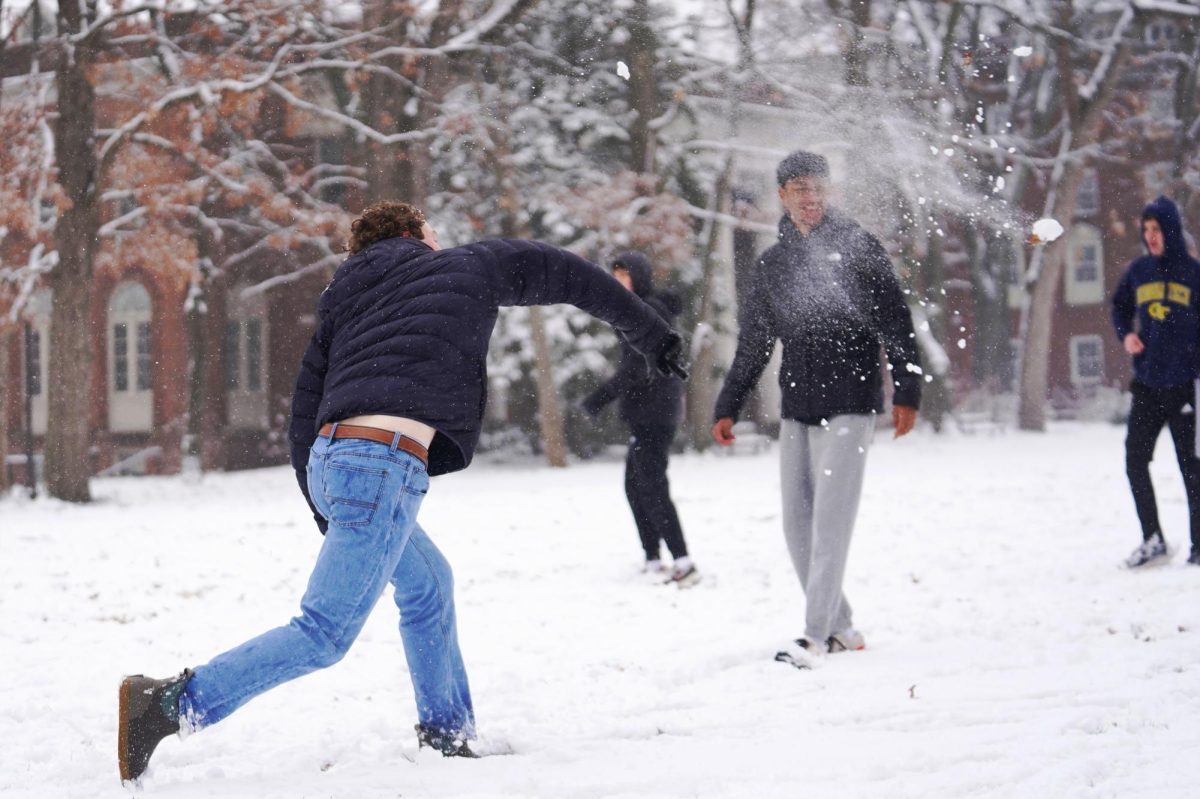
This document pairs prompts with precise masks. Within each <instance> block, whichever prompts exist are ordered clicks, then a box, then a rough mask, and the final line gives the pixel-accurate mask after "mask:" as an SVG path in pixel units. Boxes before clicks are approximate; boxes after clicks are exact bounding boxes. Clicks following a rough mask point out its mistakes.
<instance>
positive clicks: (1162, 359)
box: [1112, 197, 1200, 388]
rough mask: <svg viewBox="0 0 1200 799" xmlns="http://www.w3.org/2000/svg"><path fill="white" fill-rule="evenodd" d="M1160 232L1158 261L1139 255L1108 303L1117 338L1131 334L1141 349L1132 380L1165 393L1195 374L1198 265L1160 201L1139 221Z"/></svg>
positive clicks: (1199, 346) (1199, 357)
mask: <svg viewBox="0 0 1200 799" xmlns="http://www.w3.org/2000/svg"><path fill="white" fill-rule="evenodd" d="M1147 217H1149V218H1152V219H1154V220H1156V221H1157V222H1158V224H1159V227H1161V228H1162V231H1163V239H1164V243H1165V245H1166V246H1165V247H1164V250H1163V254H1162V256H1161V257H1155V256H1153V255H1143V256H1142V257H1141V258H1137V259H1135V260H1134V261H1133V262H1132V263H1130V264H1129V266H1128V268H1127V269H1126V270H1125V274H1124V275H1123V276H1122V277H1121V282H1120V283H1119V284H1118V285H1117V290H1116V293H1115V294H1113V299H1112V320H1113V327H1114V328H1116V331H1117V338H1119V339H1122V340H1124V338H1125V336H1126V335H1128V334H1129V333H1131V332H1133V331H1134V329H1135V322H1134V320H1135V317H1136V329H1137V333H1138V335H1139V336H1140V337H1141V339H1142V343H1143V344H1145V345H1146V349H1145V350H1143V351H1142V354H1141V355H1135V356H1133V379H1134V380H1135V381H1136V382H1138V383H1141V384H1143V385H1146V386H1152V387H1155V388H1166V387H1169V386H1179V385H1183V384H1185V383H1190V382H1191V381H1192V379H1193V378H1194V377H1196V375H1197V374H1198V373H1200V368H1198V365H1200V341H1198V338H1200V305H1198V303H1200V263H1197V261H1196V259H1194V258H1192V257H1191V256H1189V255H1188V251H1187V242H1186V241H1185V240H1184V237H1183V224H1182V222H1181V221H1180V217H1179V209H1178V208H1176V207H1175V203H1173V202H1171V201H1170V200H1169V199H1167V198H1166V197H1159V198H1158V199H1156V200H1155V201H1154V202H1152V203H1150V204H1149V205H1147V206H1146V208H1145V209H1144V210H1143V211H1142V218H1143V219H1146V218H1147Z"/></svg>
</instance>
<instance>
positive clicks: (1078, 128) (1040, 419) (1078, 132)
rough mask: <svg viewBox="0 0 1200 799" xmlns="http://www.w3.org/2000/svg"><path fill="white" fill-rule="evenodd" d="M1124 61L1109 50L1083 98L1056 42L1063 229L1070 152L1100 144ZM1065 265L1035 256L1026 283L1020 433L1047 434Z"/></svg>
mask: <svg viewBox="0 0 1200 799" xmlns="http://www.w3.org/2000/svg"><path fill="white" fill-rule="evenodd" d="M1057 12H1058V21H1059V23H1060V24H1061V25H1063V26H1068V25H1069V24H1070V21H1071V13H1072V8H1071V6H1070V4H1068V3H1059V4H1058V5H1057ZM1132 18H1133V17H1132V11H1128V10H1127V12H1126V13H1125V16H1123V18H1122V21H1121V22H1119V23H1118V30H1117V32H1116V34H1115V36H1118V37H1119V36H1120V35H1121V34H1122V32H1123V26H1124V25H1125V24H1126V23H1127V22H1128V20H1131V19H1132ZM1128 55H1129V46H1128V44H1126V43H1124V41H1123V40H1121V41H1115V42H1114V43H1113V47H1112V49H1111V50H1110V51H1108V52H1107V53H1105V54H1104V55H1103V56H1102V57H1101V59H1100V62H1099V65H1098V66H1097V67H1096V69H1098V70H1099V69H1102V70H1103V71H1102V72H1097V73H1096V74H1095V75H1093V77H1092V79H1091V80H1090V81H1089V83H1088V94H1087V95H1086V96H1085V95H1084V93H1083V92H1081V87H1080V85H1079V81H1078V80H1077V78H1076V75H1075V69H1076V64H1075V61H1074V58H1073V54H1072V52H1071V44H1070V43H1069V42H1067V41H1065V40H1063V39H1059V40H1058V42H1057V43H1056V45H1055V58H1056V61H1057V69H1058V87H1059V92H1060V94H1061V95H1062V100H1061V104H1060V105H1061V107H1062V108H1063V109H1064V111H1063V122H1064V123H1065V125H1064V130H1063V133H1062V139H1060V144H1059V151H1058V155H1057V161H1056V163H1055V165H1054V167H1053V170H1052V173H1051V177H1050V180H1049V187H1048V190H1047V196H1046V203H1045V206H1044V207H1045V209H1046V214H1047V215H1048V216H1050V217H1051V218H1053V219H1057V220H1060V222H1062V223H1063V224H1064V226H1069V225H1070V223H1071V220H1072V218H1073V217H1074V216H1075V203H1076V195H1077V194H1078V193H1079V183H1080V181H1081V180H1082V178H1083V165H1082V164H1081V163H1079V161H1078V160H1076V159H1073V158H1071V152H1072V151H1073V150H1080V149H1083V148H1086V147H1088V146H1090V145H1093V144H1095V143H1096V141H1097V140H1098V139H1099V137H1100V132H1101V131H1100V125H1101V122H1102V121H1103V117H1102V113H1103V111H1104V109H1105V107H1106V106H1107V105H1108V102H1109V99H1110V98H1111V96H1112V93H1113V91H1114V89H1115V87H1116V85H1117V83H1118V82H1119V81H1120V79H1121V75H1122V73H1123V71H1124V69H1123V67H1124V63H1125V60H1126V58H1127V57H1128ZM1065 259H1066V242H1064V241H1059V242H1055V243H1053V244H1050V245H1048V246H1047V247H1046V248H1045V249H1044V250H1042V251H1041V252H1038V253H1035V255H1034V258H1033V259H1032V262H1031V266H1030V271H1031V275H1030V276H1029V279H1031V280H1033V281H1036V282H1034V283H1033V286H1032V297H1030V299H1029V301H1028V302H1029V312H1028V315H1027V316H1026V319H1025V324H1024V328H1025V329H1024V330H1023V335H1022V341H1023V345H1024V351H1023V353H1022V356H1021V397H1020V406H1019V409H1018V411H1017V424H1018V426H1019V427H1020V428H1021V429H1022V430H1035V431H1044V430H1045V429H1046V399H1047V388H1048V386H1049V377H1050V337H1051V335H1052V333H1053V322H1054V310H1055V307H1056V305H1057V301H1058V294H1059V286H1060V285H1061V284H1062V275H1063V264H1064V262H1065Z"/></svg>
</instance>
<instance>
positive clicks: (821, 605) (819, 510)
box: [779, 414, 875, 641]
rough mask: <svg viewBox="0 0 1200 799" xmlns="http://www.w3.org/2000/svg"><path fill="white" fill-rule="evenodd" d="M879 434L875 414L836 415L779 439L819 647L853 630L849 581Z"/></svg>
mask: <svg viewBox="0 0 1200 799" xmlns="http://www.w3.org/2000/svg"><path fill="white" fill-rule="evenodd" d="M874 433H875V415H874V414H847V415H844V416H834V417H832V418H831V419H829V424H828V425H827V426H825V425H821V426H818V425H806V424H802V423H800V422H796V421H793V420H790V419H784V420H783V426H782V428H781V430H780V433H779V443H780V448H779V467H780V492H781V493H782V495H783V535H784V539H785V540H786V541H787V546H788V551H789V552H790V553H791V555H792V565H793V566H795V568H796V575H797V576H799V578H800V585H801V586H802V587H803V588H804V595H805V597H806V599H807V613H806V616H805V622H804V637H805V638H808V639H809V640H812V641H824V640H825V639H827V638H828V637H829V636H830V635H832V634H833V633H835V632H840V631H842V630H844V629H846V628H848V627H850V626H851V620H850V603H849V602H847V601H846V597H845V595H844V594H843V593H842V579H843V577H845V574H846V559H847V557H848V555H849V553H850V535H851V533H853V532H854V519H855V517H856V516H857V515H858V501H859V498H860V497H861V496H862V482H863V473H864V471H865V468H866V464H867V450H868V449H869V448H870V446H871V439H872V437H873V436H874Z"/></svg>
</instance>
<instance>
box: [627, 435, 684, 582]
mask: <svg viewBox="0 0 1200 799" xmlns="http://www.w3.org/2000/svg"><path fill="white" fill-rule="evenodd" d="M674 438H675V427H674V425H655V426H642V425H636V426H634V427H633V428H632V429H631V430H630V436H629V453H628V454H627V455H626V457H625V496H626V497H627V498H628V499H629V508H630V510H632V511H633V520H634V522H635V523H636V524H637V530H638V537H639V538H641V539H642V549H643V550H644V551H645V553H646V560H658V558H659V552H658V545H659V542H660V541H664V542H666V544H667V549H668V550H670V552H671V556H672V557H674V558H682V557H684V556H685V555H687V544H685V543H684V542H683V528H681V527H680V526H679V514H678V513H676V512H675V503H674V502H672V501H671V487H670V485H669V484H668V483H667V455H668V452H669V451H670V448H671V440H672V439H674Z"/></svg>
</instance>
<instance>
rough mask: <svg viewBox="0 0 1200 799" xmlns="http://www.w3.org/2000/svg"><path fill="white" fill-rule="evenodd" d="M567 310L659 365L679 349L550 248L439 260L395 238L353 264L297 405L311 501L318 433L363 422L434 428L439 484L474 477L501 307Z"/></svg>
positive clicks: (337, 288) (453, 252) (636, 303)
mask: <svg viewBox="0 0 1200 799" xmlns="http://www.w3.org/2000/svg"><path fill="white" fill-rule="evenodd" d="M556 303H569V304H571V305H575V306H577V307H579V308H581V309H583V310H585V311H587V312H588V313H591V314H592V315H594V316H596V317H598V318H600V319H602V320H603V321H605V322H608V323H609V324H611V325H612V326H613V327H615V328H616V329H617V331H618V332H619V333H620V334H621V336H622V337H623V338H624V339H625V340H627V341H628V342H629V343H630V344H631V345H632V346H633V347H634V348H636V349H637V350H638V351H640V352H645V353H648V354H650V355H651V356H652V357H656V356H657V355H658V354H660V353H662V352H663V351H664V350H666V349H668V348H669V346H670V345H671V344H673V343H674V342H677V341H678V336H677V335H676V334H675V333H674V332H672V330H671V328H670V326H669V325H667V323H666V322H664V321H663V320H662V318H661V317H660V316H659V315H658V314H657V313H656V312H655V311H654V310H652V309H651V308H650V307H649V306H647V305H646V304H645V303H643V302H641V301H640V300H639V299H637V297H635V296H634V295H633V294H631V293H630V292H628V291H626V290H625V289H624V288H623V287H622V286H621V284H620V283H618V282H617V281H616V280H615V279H614V278H613V277H612V276H611V275H609V274H608V273H606V272H605V271H604V270H603V269H601V268H600V267H598V266H596V265H595V264H593V263H590V262H589V261H585V260H584V259H583V258H580V257H578V256H576V255H574V254H572V253H570V252H567V251H566V250H562V249H559V248H558V247H552V246H550V245H549V244H543V243H541V242H536V241H517V240H509V239H493V240H489V241H481V242H477V243H475V244H469V245H467V246H464V247H455V248H452V249H445V250H438V251H434V250H432V249H430V247H429V246H428V245H427V244H425V243H424V242H422V241H420V240H419V239H414V238H391V239H385V240H383V241H379V242H376V243H375V244H372V245H371V246H370V247H367V248H366V249H365V250H363V251H362V252H359V253H356V254H355V255H352V256H350V257H349V258H347V259H346V260H345V261H344V262H343V263H342V265H341V266H340V267H338V270H337V272H336V273H335V274H334V276H333V280H332V281H331V282H330V284H329V286H328V287H327V288H326V289H325V291H324V292H323V293H322V294H321V298H320V301H319V302H318V306H317V314H318V327H317V330H316V332H315V333H314V334H313V337H312V341H311V342H310V343H309V346H308V349H307V350H306V351H305V353H304V360H303V362H302V364H301V367H300V375H299V377H298V378H297V380H296V390H295V393H294V394H293V397H292V416H291V424H290V426H289V429H288V438H289V441H290V443H291V461H292V466H293V468H294V469H295V470H296V478H297V480H298V481H299V483H300V488H301V490H302V491H304V495H305V497H306V498H308V484H307V479H306V475H305V470H306V467H307V465H308V456H309V450H310V449H311V447H312V443H313V441H314V440H315V439H316V435H317V430H319V429H320V427H321V426H322V425H323V424H325V423H326V422H336V421H339V420H341V419H346V418H349V417H351V416H359V415H363V414H386V415H390V416H403V417H407V418H409V419H415V420H417V421H419V422H423V423H425V424H427V425H429V426H430V427H433V428H434V429H435V430H437V434H436V435H435V436H434V439H433V442H432V443H431V444H430V447H429V474H430V475H438V474H444V473H446V472H453V471H457V470H459V469H463V468H465V467H466V466H467V465H468V464H470V462H471V458H472V457H473V455H474V453H475V446H476V444H477V443H478V441H479V428H480V424H481V421H482V418H483V408H484V403H485V402H486V399H487V367H486V356H487V349H488V340H489V339H490V337H491V334H492V328H493V327H494V325H495V323H496V316H497V311H498V308H499V307H500V306H502V305H552V304H556ZM309 504H310V505H311V504H312V502H311V500H310V501H309ZM314 512H315V511H314Z"/></svg>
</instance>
